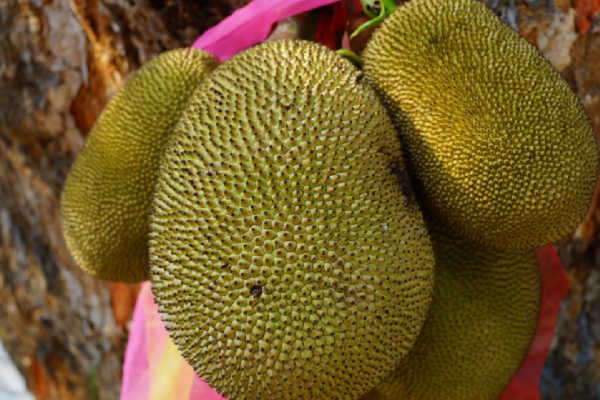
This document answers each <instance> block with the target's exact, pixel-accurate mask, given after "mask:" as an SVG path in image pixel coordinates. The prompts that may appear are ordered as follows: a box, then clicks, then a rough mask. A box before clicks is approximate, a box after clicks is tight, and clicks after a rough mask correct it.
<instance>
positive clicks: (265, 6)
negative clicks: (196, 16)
mask: <svg viewBox="0 0 600 400" xmlns="http://www.w3.org/2000/svg"><path fill="white" fill-rule="evenodd" d="M336 1H339V0H312V1H311V0H254V1H252V2H251V3H250V4H248V5H247V6H246V7H243V8H240V9H238V10H236V11H235V12H234V13H233V14H231V15H230V16H229V17H227V18H225V19H224V20H223V21H221V22H220V23H219V24H218V25H217V26H215V27H213V28H211V29H209V30H208V31H206V32H204V34H203V35H202V36H200V37H199V38H198V39H197V40H196V41H195V42H194V44H193V45H192V47H193V48H195V49H203V50H206V51H208V52H209V53H211V54H212V55H214V56H215V57H217V58H218V59H220V60H221V61H225V60H227V59H228V58H230V57H232V56H233V55H235V54H237V53H238V52H240V51H242V50H244V49H247V48H248V47H251V46H254V45H255V44H257V43H260V42H262V41H263V40H265V39H266V38H267V36H268V35H269V32H270V31H271V26H273V24H274V23H276V22H278V21H281V20H283V19H286V18H288V17H291V16H293V15H297V14H300V13H303V12H305V11H309V10H312V9H314V8H317V7H321V6H324V5H327V4H331V3H335V2H336Z"/></svg>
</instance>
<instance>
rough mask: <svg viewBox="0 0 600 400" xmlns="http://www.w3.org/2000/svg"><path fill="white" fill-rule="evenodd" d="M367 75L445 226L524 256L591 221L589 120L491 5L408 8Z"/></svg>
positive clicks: (463, 2)
mask: <svg viewBox="0 0 600 400" xmlns="http://www.w3.org/2000/svg"><path fill="white" fill-rule="evenodd" d="M364 63H365V64H364V65H365V73H366V75H367V77H368V78H369V80H370V81H371V82H372V83H373V84H374V85H375V86H376V88H377V90H378V91H379V92H380V94H381V95H382V97H383V98H384V102H385V103H386V106H387V107H388V109H389V110H390V112H391V114H392V118H393V120H394V123H395V124H396V126H397V128H398V130H399V132H400V135H401V140H402V141H403V145H404V146H405V150H406V152H407V155H408V158H409V160H410V161H409V165H410V169H411V171H412V173H413V174H414V177H415V180H416V181H417V182H418V183H417V184H416V186H417V187H416V189H417V192H418V193H419V196H420V197H422V198H423V204H424V207H425V209H427V210H428V213H431V214H434V215H436V216H437V217H438V218H439V220H440V221H441V222H442V223H444V224H446V225H450V226H452V227H453V228H454V229H455V230H456V231H457V232H460V233H461V234H462V235H463V236H466V237H468V238H470V239H471V240H473V241H477V242H479V243H480V244H483V245H486V246H489V247H494V248H498V249H506V250H516V249H530V248H534V247H538V246H541V245H543V244H547V243H549V242H553V241H556V240H559V239H561V238H563V237H564V236H565V235H567V234H569V233H570V232H571V231H572V230H573V229H574V228H575V227H576V225H577V224H578V223H579V222H580V220H581V219H582V218H583V216H584V214H585V212H586V209H587V208H588V206H589V203H590V201H591V197H592V193H593V191H594V187H595V184H596V177H597V171H598V151H597V147H596V143H595V139H594V135H593V132H592V128H591V126H590V123H589V121H588V118H587V116H586V114H585V112H584V109H583V107H582V105H581V104H580V103H579V101H578V100H577V98H576V97H575V95H574V94H573V93H572V92H571V90H570V89H569V87H568V86H567V83H566V82H565V81H564V80H563V79H562V78H561V76H560V75H559V73H558V72H557V71H556V70H555V69H554V68H553V67H552V66H551V65H550V64H549V63H548V62H547V61H546V60H545V59H544V58H543V57H542V56H541V55H540V54H539V52H538V51H537V50H536V49H535V48H534V47H533V46H532V45H530V44H529V43H528V42H527V41H525V40H524V39H522V38H520V37H519V36H518V34H517V33H516V32H515V31H513V30H512V29H510V28H509V27H507V26H506V25H504V24H503V23H502V22H501V21H500V20H499V19H498V18H497V17H496V16H495V15H494V14H493V13H492V12H491V11H490V10H488V9H487V8H486V7H485V6H484V5H483V4H481V3H480V2H479V1H476V0H413V1H411V2H408V3H406V4H405V5H403V6H401V7H399V8H398V9H397V10H396V11H395V12H394V13H392V14H391V15H390V17H388V18H387V20H385V21H384V22H383V24H382V25H381V27H380V28H379V29H378V30H377V31H376V32H375V33H374V34H373V36H372V39H371V40H370V42H369V43H368V45H367V47H366V49H365V52H364Z"/></svg>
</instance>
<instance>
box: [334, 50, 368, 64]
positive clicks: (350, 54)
mask: <svg viewBox="0 0 600 400" xmlns="http://www.w3.org/2000/svg"><path fill="white" fill-rule="evenodd" d="M336 54H337V55H338V56H342V57H346V58H347V59H348V60H350V61H352V62H353V63H354V64H356V65H357V66H358V67H362V65H363V60H362V58H361V56H359V55H358V54H356V53H355V52H353V51H352V50H348V49H339V50H337V51H336Z"/></svg>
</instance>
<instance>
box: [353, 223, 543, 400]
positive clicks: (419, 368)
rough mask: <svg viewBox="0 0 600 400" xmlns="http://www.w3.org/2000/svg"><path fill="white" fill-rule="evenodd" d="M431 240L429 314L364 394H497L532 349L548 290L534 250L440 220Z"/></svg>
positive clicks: (389, 399)
mask: <svg viewBox="0 0 600 400" xmlns="http://www.w3.org/2000/svg"><path fill="white" fill-rule="evenodd" d="M431 240H432V243H433V248H434V253H435V258H436V265H435V289H434V294H433V301H432V303H431V308H430V311H429V316H428V317H427V321H426V322H425V325H424V327H423V330H422V332H421V334H420V336H419V339H418V340H417V343H416V344H415V347H413V349H412V350H411V352H410V353H409V356H408V357H407V358H405V359H404V360H403V361H402V362H401V363H400V365H399V367H398V368H397V369H396V371H395V372H394V373H393V374H391V375H390V376H389V377H388V378H387V379H385V380H384V382H383V383H382V384H380V385H378V386H377V388H376V389H375V390H373V391H372V392H371V393H369V394H368V395H367V396H365V398H364V399H363V400H367V399H369V400H376V399H378V400H404V399H410V400H440V399H444V400H495V399H497V398H498V396H499V395H500V393H502V391H503V389H504V388H505V386H506V385H507V384H508V383H509V382H510V380H511V379H512V377H513V376H514V374H515V373H516V371H517V370H518V368H519V366H520V365H521V362H522V360H523V359H524V358H525V355H526V354H527V350H528V349H529V345H530V343H531V340H532V338H533V336H534V334H535V329H536V327H537V321H538V313H539V307H540V298H541V278H540V273H539V267H538V263H537V260H536V257H535V254H534V252H533V251H532V250H527V251H524V252H507V251H498V250H488V249H484V248H481V247H480V246H477V245H475V244H472V243H469V242H468V241H466V240H461V239H457V238H455V237H453V235H449V234H447V233H445V232H443V230H442V229H440V228H439V227H434V228H433V229H432V231H431Z"/></svg>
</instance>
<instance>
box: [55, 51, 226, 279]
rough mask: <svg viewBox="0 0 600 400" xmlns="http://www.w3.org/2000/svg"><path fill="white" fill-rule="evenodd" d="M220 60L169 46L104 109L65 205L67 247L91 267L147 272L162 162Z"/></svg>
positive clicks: (121, 274) (130, 274) (114, 274)
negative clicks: (189, 103)
mask: <svg viewBox="0 0 600 400" xmlns="http://www.w3.org/2000/svg"><path fill="white" fill-rule="evenodd" d="M216 65H217V61H216V59H214V58H213V57H212V56H211V55H209V54H208V53H205V52H203V51H200V50H192V49H176V50H172V51H168V52H165V53H163V54H161V55H159V56H158V57H156V58H154V59H152V60H151V61H149V62H148V63H146V64H145V65H144V66H143V67H142V68H141V69H140V70H138V71H137V72H136V73H135V74H134V75H133V76H132V77H131V78H130V79H129V80H128V81H127V82H126V84H125V86H124V87H123V88H122V89H121V90H120V91H119V92H118V93H117V94H116V95H115V96H114V97H113V98H112V99H111V100H110V102H109V103H108V105H107V106H106V108H105V109H104V110H103V112H102V114H101V115H100V116H99V118H98V120H97V121H96V123H95V125H94V127H93V128H92V131H91V133H90V135H89V137H88V138H87V140H86V142H85V145H84V146H83V149H82V150H81V152H80V153H79V155H78V157H77V159H76V160H75V162H74V164H73V166H72V168H71V171H70V173H69V176H68V177H67V180H66V183H65V187H64V190H63V192H62V198H61V205H60V207H61V208H60V211H61V222H62V229H63V234H64V236H65V239H66V242H67V245H68V247H69V250H70V251H71V254H72V255H73V257H74V259H75V261H76V262H77V263H78V264H79V266H80V267H81V268H83V269H84V270H86V271H87V272H89V273H90V274H92V275H94V276H96V277H98V278H101V279H107V280H113V281H124V282H138V281H142V280H146V279H148V276H149V275H148V214H149V210H150V201H151V197H152V190H153V188H154V183H155V180H156V173H157V170H158V162H159V159H160V157H161V155H162V153H163V151H164V147H165V144H166V142H167V139H168V137H169V135H170V133H171V131H172V129H173V127H174V125H175V123H176V122H177V119H178V117H179V114H180V112H181V109H182V108H183V106H184V104H185V102H186V100H187V98H188V97H189V95H190V94H191V93H192V92H193V90H194V88H195V87H196V86H197V85H198V83H199V82H200V81H201V80H202V79H203V78H204V76H205V75H206V73H207V72H209V71H210V70H212V69H213V68H214V67H215V66H216Z"/></svg>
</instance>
